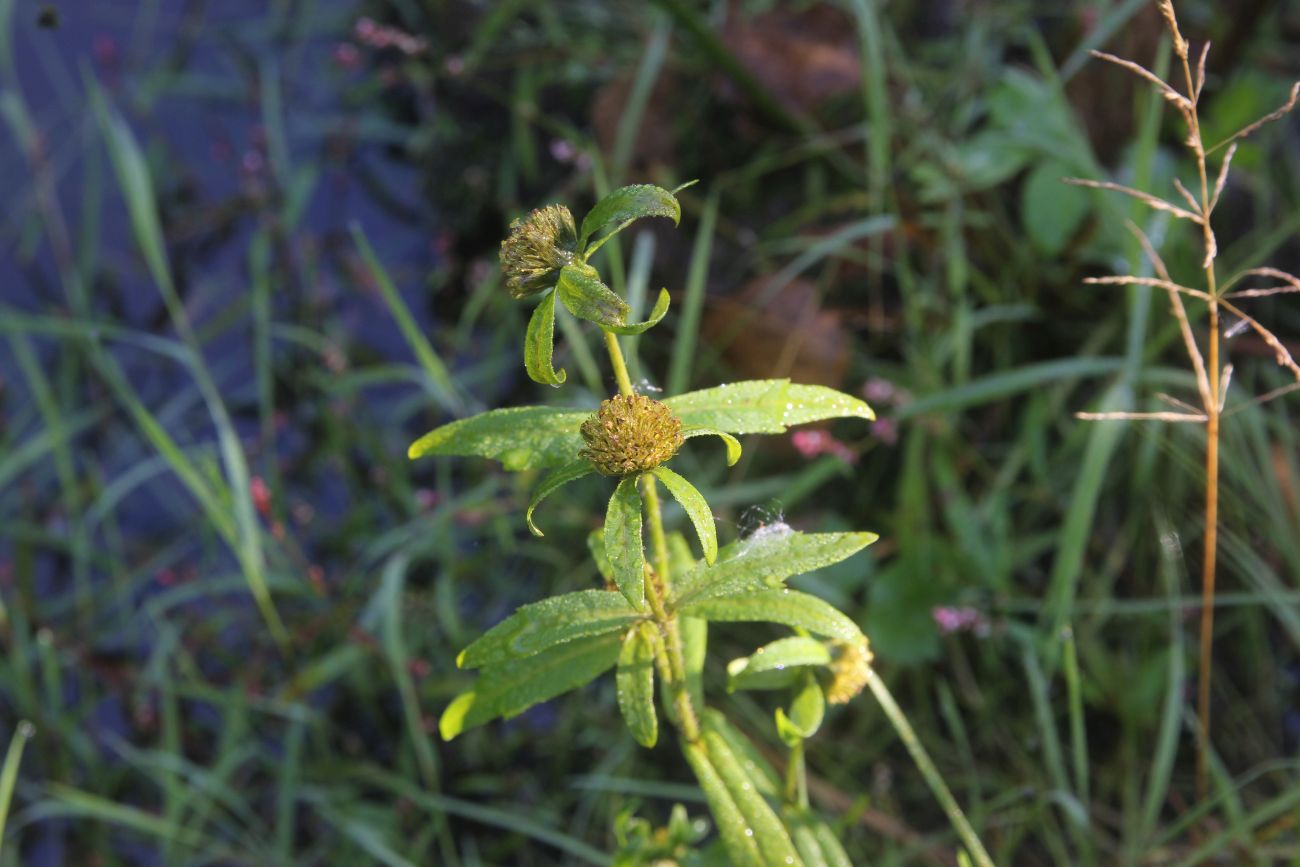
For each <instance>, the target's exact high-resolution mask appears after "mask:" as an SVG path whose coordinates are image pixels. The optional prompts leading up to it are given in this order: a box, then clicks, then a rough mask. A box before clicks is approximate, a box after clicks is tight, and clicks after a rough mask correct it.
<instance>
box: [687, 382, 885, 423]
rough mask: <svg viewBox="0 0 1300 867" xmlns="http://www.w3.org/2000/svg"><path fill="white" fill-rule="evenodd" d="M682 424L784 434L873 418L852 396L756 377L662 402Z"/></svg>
mask: <svg viewBox="0 0 1300 867" xmlns="http://www.w3.org/2000/svg"><path fill="white" fill-rule="evenodd" d="M664 403H666V404H668V405H669V406H670V407H672V409H673V412H675V413H677V417H678V418H680V419H681V420H682V425H683V426H688V427H693V426H697V425H698V426H701V427H712V428H717V429H718V430H721V431H726V432H727V433H732V434H746V433H769V434H778V433H785V431H786V429H787V428H789V427H791V426H792V425H797V424H806V423H808V422H812V421H821V420H822V419H827V418H850V417H853V418H864V419H874V418H875V417H876V414H875V413H874V412H872V410H871V407H869V406H867V404H866V403H864V402H863V401H861V400H858V399H857V398H856V397H852V396H850V395H847V394H844V393H842V392H838V391H836V390H835V389H833V388H826V387H825V386H822V385H795V384H793V383H791V382H790V380H788V379H756V380H749V381H747V382H733V383H731V384H730V385H720V386H718V387H717V388H706V389H704V390H703V391H692V392H688V393H686V394H680V395H677V396H676V397H670V398H668V399H667V400H665V401H664Z"/></svg>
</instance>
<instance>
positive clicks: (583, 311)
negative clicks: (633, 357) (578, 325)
mask: <svg viewBox="0 0 1300 867" xmlns="http://www.w3.org/2000/svg"><path fill="white" fill-rule="evenodd" d="M555 292H556V294H558V295H559V296H560V301H561V302H563V304H564V306H565V307H566V308H568V310H569V312H570V313H572V314H573V315H574V316H576V317H578V318H579V319H586V320H587V321H588V322H595V323H596V324H597V325H599V326H600V327H602V328H609V329H610V330H613V329H614V328H621V327H623V325H624V324H625V323H626V321H627V314H628V310H629V308H628V305H627V302H626V301H624V300H623V299H622V298H620V297H618V296H617V295H616V294H614V290H612V289H610V288H609V287H608V286H606V285H605V284H604V283H603V282H602V281H601V279H600V275H599V274H598V273H597V272H596V269H595V268H593V267H591V266H590V265H588V264H586V263H585V262H575V263H574V264H572V265H566V266H564V268H563V270H561V271H560V282H559V283H558V284H556V287H555ZM647 327H648V326H647Z"/></svg>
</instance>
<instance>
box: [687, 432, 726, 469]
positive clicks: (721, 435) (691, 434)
mask: <svg viewBox="0 0 1300 867" xmlns="http://www.w3.org/2000/svg"><path fill="white" fill-rule="evenodd" d="M702 436H715V437H718V438H719V439H721V440H722V442H723V444H724V445H725V446H726V447H727V466H729V467H734V466H735V465H736V461H738V460H740V440H738V439H736V438H735V437H733V436H732V435H731V434H729V433H727V432H726V431H720V430H714V429H713V428H711V427H684V428H682V438H683V439H690V438H691V437H702Z"/></svg>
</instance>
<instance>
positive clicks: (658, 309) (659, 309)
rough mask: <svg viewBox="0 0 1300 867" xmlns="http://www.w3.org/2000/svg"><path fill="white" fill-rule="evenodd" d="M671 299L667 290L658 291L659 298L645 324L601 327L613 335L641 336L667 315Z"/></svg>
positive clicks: (636, 323)
mask: <svg viewBox="0 0 1300 867" xmlns="http://www.w3.org/2000/svg"><path fill="white" fill-rule="evenodd" d="M671 300H672V299H671V298H670V297H669V295H668V290H667V289H660V290H659V298H658V299H657V300H656V301H655V306H654V309H653V310H651V311H650V316H649V318H647V319H646V321H645V322H633V323H632V324H630V325H602V326H601V327H602V328H604V329H605V330H606V331H612V332H614V333H615V334H641V333H642V332H645V331H649V330H650V329H651V328H653V327H654V326H656V325H658V324H659V322H660V320H662V319H663V318H664V316H665V315H666V314H667V313H668V303H669V301H671Z"/></svg>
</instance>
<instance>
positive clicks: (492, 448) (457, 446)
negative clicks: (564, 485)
mask: <svg viewBox="0 0 1300 867" xmlns="http://www.w3.org/2000/svg"><path fill="white" fill-rule="evenodd" d="M589 415H590V413H588V412H583V411H581V410H578V411H574V410H569V409H555V408H553V407H549V406H519V407H512V408H510V409H494V410H491V411H489V412H485V413H480V414H479V415H475V416H470V417H469V418H463V419H460V420H459V421H454V422H451V423H450V424H445V425H443V426H442V427H438V428H434V429H433V430H431V431H429V433H427V434H425V435H424V436H422V437H420V438H419V439H418V440H416V441H415V442H414V443H412V444H411V447H410V449H409V450H408V451H407V455H408V456H409V457H410V458H411V459H412V460H414V459H416V458H421V457H424V456H426V455H451V456H456V457H482V458H492V459H493V460H498V461H500V462H501V463H502V465H503V466H504V467H505V468H506V469H507V470H533V469H546V468H550V467H562V466H565V465H566V464H569V463H572V462H573V460H574V459H575V458H577V457H578V452H579V451H580V450H581V449H582V437H581V435H580V434H579V433H578V428H579V427H581V426H582V423H583V422H584V421H586V419H587V417H588V416H589Z"/></svg>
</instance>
